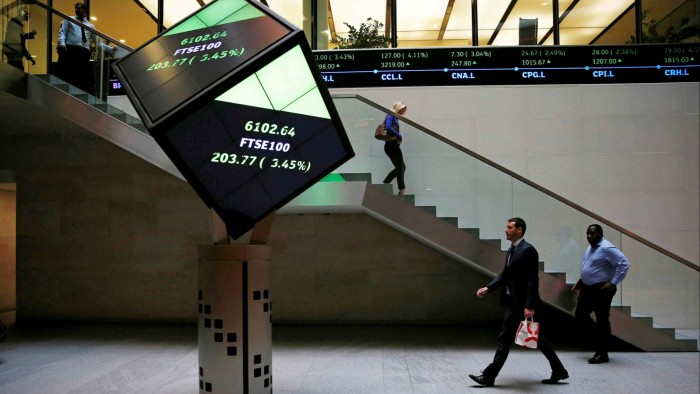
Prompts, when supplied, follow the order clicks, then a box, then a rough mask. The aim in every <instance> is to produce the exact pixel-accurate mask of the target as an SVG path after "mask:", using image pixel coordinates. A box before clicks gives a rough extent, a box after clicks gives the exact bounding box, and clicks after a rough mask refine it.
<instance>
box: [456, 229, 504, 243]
mask: <svg viewBox="0 0 700 394" xmlns="http://www.w3.org/2000/svg"><path fill="white" fill-rule="evenodd" d="M460 230H462V231H464V232H465V233H467V234H470V235H473V236H474V237H476V238H479V229H478V228H462V229H460ZM498 242H499V245H500V242H501V241H498Z"/></svg>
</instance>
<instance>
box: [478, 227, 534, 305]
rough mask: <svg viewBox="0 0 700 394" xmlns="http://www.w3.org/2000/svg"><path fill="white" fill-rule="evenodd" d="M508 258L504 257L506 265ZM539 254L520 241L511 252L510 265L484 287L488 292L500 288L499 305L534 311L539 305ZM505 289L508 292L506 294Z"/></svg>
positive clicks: (530, 246)
mask: <svg viewBox="0 0 700 394" xmlns="http://www.w3.org/2000/svg"><path fill="white" fill-rule="evenodd" d="M507 259H508V257H506V263H507ZM539 261H540V258H539V254H538V253H537V249H535V247H534V246H532V245H530V244H529V243H527V242H525V240H522V241H521V242H520V244H518V247H517V248H515V250H514V251H513V255H512V256H511V258H510V264H507V265H505V266H504V268H503V272H501V274H500V275H498V276H497V277H496V278H495V279H494V280H492V281H491V282H489V284H488V285H486V287H488V289H489V291H493V290H494V289H497V288H499V287H500V288H501V303H502V304H503V305H507V306H510V307H512V308H531V309H535V308H537V307H538V306H539V304H540V293H539V283H540V282H539V276H538V273H539V267H538V266H539ZM506 289H508V291H509V292H510V294H507V292H506Z"/></svg>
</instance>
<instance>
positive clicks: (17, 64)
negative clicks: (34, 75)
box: [7, 59, 24, 71]
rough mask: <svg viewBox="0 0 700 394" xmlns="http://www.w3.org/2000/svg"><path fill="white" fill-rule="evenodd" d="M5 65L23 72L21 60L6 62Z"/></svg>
mask: <svg viewBox="0 0 700 394" xmlns="http://www.w3.org/2000/svg"><path fill="white" fill-rule="evenodd" d="M7 64H9V65H10V66H12V67H14V68H16V69H19V70H22V71H24V63H23V62H22V59H19V60H8V61H7Z"/></svg>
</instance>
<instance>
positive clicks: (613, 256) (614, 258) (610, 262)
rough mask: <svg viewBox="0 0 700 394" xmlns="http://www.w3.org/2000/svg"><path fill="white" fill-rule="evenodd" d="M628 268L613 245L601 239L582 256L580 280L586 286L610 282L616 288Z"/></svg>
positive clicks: (621, 255) (625, 259) (624, 259)
mask: <svg viewBox="0 0 700 394" xmlns="http://www.w3.org/2000/svg"><path fill="white" fill-rule="evenodd" d="M629 267H630V263H629V261H627V258H626V257H625V255H624V254H622V252H620V250H618V249H617V248H616V247H615V245H613V244H612V243H610V241H608V240H607V239H605V238H603V239H601V240H600V242H599V243H598V244H597V245H592V246H589V247H588V249H586V253H585V254H584V255H583V266H582V267H581V280H583V283H584V284H586V285H594V284H596V283H601V282H610V283H612V284H614V285H615V286H617V285H618V284H619V283H620V282H622V280H623V279H625V276H627V270H628V269H629Z"/></svg>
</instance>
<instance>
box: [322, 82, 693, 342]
mask: <svg viewBox="0 0 700 394" xmlns="http://www.w3.org/2000/svg"><path fill="white" fill-rule="evenodd" d="M334 102H335V105H336V108H337V110H338V113H339V114H340V117H341V119H342V120H343V125H344V126H345V128H346V131H347V132H348V135H349V138H350V141H351V143H352V145H353V148H354V149H355V153H356V156H355V158H353V159H352V160H350V161H349V162H347V163H346V164H344V165H343V166H342V167H341V168H339V169H338V171H337V172H338V173H341V174H342V173H367V174H371V177H372V182H373V183H381V182H382V180H383V179H384V177H385V175H386V174H387V173H388V172H389V171H390V170H391V169H392V168H393V167H392V165H391V162H390V161H389V159H388V158H387V156H386V155H385V154H384V151H383V145H384V142H382V141H378V140H376V139H374V129H375V128H376V126H377V125H378V124H379V123H380V122H382V121H383V119H384V116H385V112H383V111H382V110H380V109H379V108H377V107H374V106H372V105H369V104H367V103H365V102H364V101H361V100H358V99H357V97H356V96H352V95H349V96H340V95H338V96H335V97H334ZM401 133H402V134H403V135H404V142H403V143H402V144H401V149H402V151H403V155H404V161H405V163H406V168H407V169H406V174H405V178H406V187H407V191H408V193H409V194H413V195H415V204H416V205H417V206H435V207H436V212H437V216H438V217H456V218H457V219H458V223H459V224H458V225H459V227H460V228H477V229H479V234H480V237H481V238H482V239H497V240H500V241H501V248H502V249H503V250H504V251H505V250H506V249H507V248H508V246H509V245H508V241H507V240H506V239H505V236H504V229H505V223H506V220H507V219H508V218H510V217H513V216H520V217H522V218H523V219H525V221H526V222H527V224H528V228H527V233H526V236H525V238H526V239H527V240H528V242H530V243H532V244H533V245H535V247H536V248H537V250H538V251H539V254H540V260H541V261H543V262H544V270H545V272H550V273H563V274H565V275H566V281H567V282H568V283H569V284H573V283H574V282H576V281H577V280H578V278H579V274H580V269H581V262H582V258H583V254H584V252H585V250H586V248H587V247H588V242H587V241H586V234H585V232H586V229H587V228H588V226H589V225H590V224H593V223H599V224H601V225H602V226H603V228H604V233H605V238H606V239H608V240H609V241H610V242H612V243H613V244H615V245H616V246H617V247H618V248H619V249H620V250H621V251H622V252H623V253H624V254H625V255H626V256H627V258H628V259H629V261H630V263H631V268H630V270H629V273H628V275H627V278H626V279H625V280H624V281H623V282H622V284H621V285H620V286H618V292H617V294H616V295H615V299H614V300H613V305H616V306H631V308H632V313H633V315H640V316H652V317H653V318H654V323H655V325H657V326H660V327H675V328H678V329H690V330H697V329H698V320H699V316H698V310H699V306H698V299H699V297H700V296H699V294H698V288H699V286H698V271H697V268H691V267H689V266H686V265H684V264H682V263H681V262H679V261H677V260H675V259H673V258H672V257H669V256H667V255H665V254H663V253H662V252H660V251H657V250H656V249H654V248H652V247H650V246H647V245H646V244H644V243H642V242H640V241H638V240H636V239H634V238H633V237H631V236H629V235H626V234H623V233H622V232H621V231H619V230H618V229H616V228H613V227H611V226H610V225H608V224H606V223H605V222H603V221H601V218H598V217H595V216H593V214H590V213H588V212H586V211H585V209H582V208H580V207H577V206H576V205H575V204H573V203H567V202H566V200H564V199H562V198H559V197H558V196H556V195H554V194H552V193H551V192H548V191H546V190H543V189H541V188H539V187H538V186H537V185H534V184H531V183H529V182H528V181H527V180H524V179H522V178H520V177H519V176H517V174H514V173H511V172H509V171H508V170H505V169H503V168H501V167H500V166H498V165H496V164H493V163H490V162H489V161H488V160H486V159H484V158H481V157H480V156H478V155H477V154H475V153H473V152H471V151H470V150H469V149H467V148H465V147H461V146H457V145H455V144H453V143H452V142H450V141H449V140H447V139H445V138H442V137H440V136H438V135H437V134H436V133H434V132H432V131H430V130H427V129H425V128H423V127H421V126H420V125H417V124H415V123H413V122H410V114H408V118H407V119H406V121H401ZM396 191H397V190H396V186H395V182H394V194H395V193H396Z"/></svg>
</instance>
